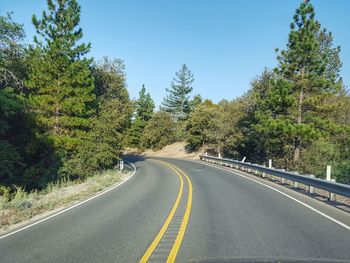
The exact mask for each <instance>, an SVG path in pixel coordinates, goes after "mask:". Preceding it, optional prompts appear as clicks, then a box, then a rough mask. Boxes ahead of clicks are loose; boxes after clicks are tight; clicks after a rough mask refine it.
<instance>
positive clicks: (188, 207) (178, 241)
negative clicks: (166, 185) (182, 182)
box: [167, 164, 193, 263]
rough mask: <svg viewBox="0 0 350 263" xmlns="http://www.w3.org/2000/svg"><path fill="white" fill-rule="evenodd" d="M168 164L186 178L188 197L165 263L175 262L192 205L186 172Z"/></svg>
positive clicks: (191, 189)
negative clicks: (179, 225)
mask: <svg viewBox="0 0 350 263" xmlns="http://www.w3.org/2000/svg"><path fill="white" fill-rule="evenodd" d="M170 166H172V167H173V169H175V168H176V169H177V170H179V171H180V172H181V173H182V174H183V175H184V176H185V177H186V180H187V183H188V199H187V205H186V211H185V214H184V217H183V219H182V223H181V227H180V230H179V233H178V234H177V237H176V240H175V243H174V245H173V247H172V249H171V251H170V253H169V256H168V259H167V263H172V262H175V259H176V256H177V253H178V252H179V249H180V246H181V242H182V239H183V237H184V235H185V231H186V227H187V224H188V220H189V218H190V213H191V207H192V191H193V187H192V183H191V180H190V178H189V177H188V176H187V174H186V173H185V172H184V171H182V170H181V169H180V168H178V167H176V166H174V165H171V164H170Z"/></svg>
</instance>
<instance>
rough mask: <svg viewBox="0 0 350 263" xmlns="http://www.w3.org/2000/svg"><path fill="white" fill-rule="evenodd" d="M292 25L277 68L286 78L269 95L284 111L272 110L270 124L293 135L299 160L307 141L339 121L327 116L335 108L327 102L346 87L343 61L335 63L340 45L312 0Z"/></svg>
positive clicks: (301, 8) (305, 3)
mask: <svg viewBox="0 0 350 263" xmlns="http://www.w3.org/2000/svg"><path fill="white" fill-rule="evenodd" d="M290 28H291V31H290V34H289V39H288V43H287V48H286V50H282V51H281V52H280V54H279V56H278V58H277V59H278V61H279V67H278V68H276V72H277V73H278V74H279V75H281V76H282V77H283V79H279V80H277V82H275V83H274V86H273V88H272V89H271V90H270V95H269V96H270V99H271V100H275V103H277V104H278V105H276V106H277V107H278V109H279V110H281V111H282V112H278V114H277V115H278V116H277V115H276V112H273V111H272V112H271V114H272V115H270V116H272V119H273V120H271V122H270V124H271V125H272V126H273V127H274V128H276V129H277V130H280V131H286V133H287V135H288V137H289V138H292V140H293V160H294V162H295V163H296V162H297V161H298V159H299V157H300V151H301V149H302V148H303V147H305V144H307V143H308V142H310V141H311V140H313V139H315V138H317V137H320V136H322V135H324V132H325V131H328V132H330V130H331V129H332V126H333V124H335V123H331V122H330V120H329V119H328V118H327V116H328V115H329V112H330V111H331V110H332V109H331V108H330V107H329V104H327V103H326V102H327V100H328V99H329V98H330V97H332V96H334V95H336V94H337V93H338V92H339V91H340V89H341V88H342V87H341V82H340V81H339V80H338V79H337V74H336V73H337V71H339V68H340V65H338V67H337V66H336V67H334V65H333V64H332V63H333V62H334V58H335V57H337V55H338V53H339V50H340V49H339V48H335V49H332V48H331V44H332V40H331V34H327V31H326V30H321V29H320V28H321V25H320V23H319V22H318V21H316V20H315V12H314V8H313V6H312V5H311V3H310V2H309V1H307V0H306V1H304V2H303V3H302V4H301V5H300V7H299V8H298V9H297V10H296V13H295V15H294V17H293V22H292V23H291V26H290ZM322 35H323V36H327V38H328V40H327V41H328V43H327V45H323V43H325V42H324V41H322V37H321V36H322ZM281 96H282V97H283V103H287V104H289V105H282V104H283V103H282V102H281V100H280V98H282V97H281ZM272 103H273V102H272ZM281 107H284V108H283V109H282V108H281ZM274 109H276V108H274ZM267 122H269V120H267Z"/></svg>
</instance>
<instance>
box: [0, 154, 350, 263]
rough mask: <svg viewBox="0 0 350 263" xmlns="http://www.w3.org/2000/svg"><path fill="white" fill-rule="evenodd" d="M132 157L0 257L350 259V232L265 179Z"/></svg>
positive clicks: (7, 243) (337, 215)
mask: <svg viewBox="0 0 350 263" xmlns="http://www.w3.org/2000/svg"><path fill="white" fill-rule="evenodd" d="M131 161H132V162H133V163H134V164H135V166H136V168H137V172H136V173H135V175H134V176H133V177H132V178H131V179H130V180H128V181H127V182H126V183H125V184H123V185H121V186H120V187H118V188H116V189H114V190H112V191H109V192H108V193H106V194H103V195H101V196H99V197H98V198H95V199H93V200H91V201H89V202H86V203H84V204H82V205H80V206H78V207H76V208H74V209H71V210H69V211H67V212H64V213H62V214H59V215H57V216H54V217H53V218H50V219H48V220H46V221H44V222H41V223H39V224H36V225H34V226H32V227H29V228H27V229H24V230H23V231H19V232H17V233H15V234H13V235H10V236H7V237H5V238H3V239H0V262H2V263H5V262H11V263H13V262H26V263H30V262H36V263H37V262H60V263H61V262H138V261H139V260H140V259H143V260H148V261H150V262H164V261H165V260H166V259H167V258H168V256H169V255H172V256H174V257H173V259H175V258H176V262H201V261H205V262H223V261H225V260H226V261H225V262H255V261H254V260H256V262H258V260H260V259H281V258H282V259H297V260H302V259H303V260H305V262H309V261H310V260H311V259H339V260H348V262H350V245H349V244H350V230H348V229H346V228H344V227H343V226H341V225H339V224H337V223H335V222H334V221H332V220H330V219H329V218H326V217H325V216H322V215H320V214H319V213H316V212H315V211H312V210H311V209H309V208H308V207H306V206H304V205H302V204H300V203H298V202H296V201H295V200H292V199H291V198H288V197H286V196H285V195H282V194H281V193H279V192H276V191H273V190H271V189H269V188H268V187H265V186H264V185H262V184H259V183H256V182H254V181H252V180H249V179H247V178H245V177H242V176H238V175H237V174H234V173H232V172H229V171H226V169H218V168H215V167H211V166H208V165H206V164H205V163H201V162H199V161H198V162H192V161H182V160H173V159H162V161H157V160H152V159H146V160H145V159H141V158H138V159H132V160H131ZM186 176H187V178H186ZM259 180H260V179H259ZM263 183H264V184H265V182H263ZM266 184H270V185H273V184H271V183H266ZM274 187H276V188H279V189H280V191H284V192H286V193H287V194H288V195H291V196H293V197H294V198H296V199H297V200H300V201H301V202H304V203H306V204H308V205H310V206H312V207H315V208H316V209H317V210H318V211H321V212H322V213H324V214H326V216H330V217H332V218H334V219H337V220H339V221H342V222H343V223H344V224H346V225H350V216H349V215H348V214H346V213H345V212H342V211H339V210H337V209H335V208H333V207H331V206H328V205H325V204H322V203H320V202H319V201H316V200H313V199H311V198H309V197H306V196H303V195H301V194H300V193H297V192H295V191H292V190H290V189H284V188H283V187H280V186H274ZM192 191H193V192H192ZM172 212H173V214H172ZM167 222H168V225H167V224H166V223H167ZM162 230H164V231H163V232H162ZM181 233H182V235H181ZM157 238H159V239H158V240H157ZM176 244H177V245H176ZM147 253H148V254H147ZM245 259H250V260H249V261H245ZM259 262H260V261H259ZM264 262H267V261H264ZM271 262H272V261H271ZM273 262H275V261H273ZM327 262H328V261H327Z"/></svg>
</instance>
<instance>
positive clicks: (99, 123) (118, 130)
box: [60, 57, 132, 178]
mask: <svg viewBox="0 0 350 263" xmlns="http://www.w3.org/2000/svg"><path fill="white" fill-rule="evenodd" d="M124 69H125V66H124V64H123V61H122V60H119V59H114V60H110V59H108V58H106V57H105V58H104V59H103V60H102V61H100V62H99V63H98V64H97V65H95V69H94V76H95V82H96V87H98V89H97V90H96V91H95V92H96V94H97V104H98V107H97V114H96V116H94V117H93V118H91V119H90V123H91V129H90V130H89V132H88V133H87V135H86V138H85V139H84V143H83V144H81V145H80V146H79V147H78V148H77V151H76V152H75V154H74V155H73V157H72V158H71V159H69V160H68V161H66V162H65V164H64V166H63V167H62V168H61V170H60V173H61V174H62V175H64V176H68V177H70V178H77V177H78V178H85V177H87V176H91V175H93V174H95V173H96V172H98V171H100V170H106V169H112V168H113V166H114V165H115V164H116V162H117V161H118V160H120V156H121V154H122V151H123V147H124V136H125V131H126V129H127V128H128V127H129V125H130V118H131V114H132V103H131V102H130V100H129V94H128V91H127V89H126V79H125V72H124Z"/></svg>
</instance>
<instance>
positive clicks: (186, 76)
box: [162, 64, 194, 120]
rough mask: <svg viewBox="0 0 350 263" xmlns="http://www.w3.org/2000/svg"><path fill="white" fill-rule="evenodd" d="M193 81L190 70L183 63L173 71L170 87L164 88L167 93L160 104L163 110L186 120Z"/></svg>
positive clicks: (189, 108)
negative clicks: (176, 70)
mask: <svg viewBox="0 0 350 263" xmlns="http://www.w3.org/2000/svg"><path fill="white" fill-rule="evenodd" d="M193 81H194V77H193V74H192V72H191V70H190V69H189V68H188V67H187V66H186V65H185V64H184V65H182V67H181V69H180V70H179V71H178V72H176V73H175V78H174V79H173V81H172V83H171V88H170V89H168V88H167V89H166V91H167V92H168V94H167V95H166V97H165V98H164V100H163V102H162V105H163V107H164V110H165V111H167V112H170V113H171V114H172V115H173V116H174V117H175V118H176V119H179V120H186V119H187V117H188V114H189V113H190V110H191V107H190V102H189V100H190V96H189V94H190V93H191V92H192V90H193V88H192V83H193Z"/></svg>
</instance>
